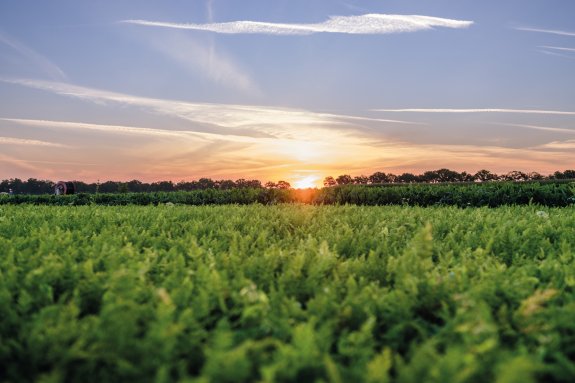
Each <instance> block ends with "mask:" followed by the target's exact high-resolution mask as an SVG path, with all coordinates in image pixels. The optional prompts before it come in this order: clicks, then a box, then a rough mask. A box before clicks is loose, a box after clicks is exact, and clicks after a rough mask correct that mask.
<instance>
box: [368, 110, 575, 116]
mask: <svg viewBox="0 0 575 383" xmlns="http://www.w3.org/2000/svg"><path fill="white" fill-rule="evenodd" d="M374 111H376V112H391V113H515V114H547V115H558V116H575V112H571V111H561V110H538V109H499V108H487V109H374Z"/></svg>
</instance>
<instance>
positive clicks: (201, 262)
mask: <svg viewBox="0 0 575 383" xmlns="http://www.w3.org/2000/svg"><path fill="white" fill-rule="evenodd" d="M574 361H575V207H572V206H571V207H565V208H548V207H541V206H536V205H529V206H521V207H499V208H493V209H489V208H465V209H461V208H456V207H429V208H422V207H407V206H381V207H361V206H311V205H278V206H263V205H247V206H238V205H228V206H196V207H194V206H181V205H174V204H172V203H169V204H160V205H158V206H114V207H107V206H95V205H88V206H62V207H60V206H32V205H27V204H24V205H17V206H16V205H3V206H0V381H8V382H30V381H42V382H60V381H70V382H71V381H82V382H114V381H123V382H128V381H129V382H147V381H156V382H171V381H198V382H251V381H266V382H267V381H269V382H271V381H278V382H296V381H301V382H304V381H309V382H314V381H317V382H320V381H324V382H360V381H367V382H490V381H496V382H501V383H511V382H518V383H519V382H520V383H527V382H530V381H545V382H572V381H574V380H575V362H574Z"/></svg>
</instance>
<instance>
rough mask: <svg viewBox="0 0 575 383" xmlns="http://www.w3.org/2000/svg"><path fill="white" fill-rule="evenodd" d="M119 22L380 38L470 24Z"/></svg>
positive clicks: (387, 19)
mask: <svg viewBox="0 0 575 383" xmlns="http://www.w3.org/2000/svg"><path fill="white" fill-rule="evenodd" d="M121 22H122V23H126V24H136V25H143V26H151V27H163V28H176V29H190V30H198V31H208V32H214V33H224V34H267V35H311V34H314V33H346V34H361V35H381V34H390V33H404V32H416V31H421V30H429V29H433V28H434V27H441V28H468V27H469V26H471V25H472V24H473V21H465V20H453V19H444V18H440V17H431V16H420V15H386V14H366V15H360V16H332V17H330V18H329V19H327V20H326V21H323V22H321V23H310V24H298V23H270V22H263V21H246V20H244V21H232V22H226V23H207V24H186V23H172V22H162V21H149V20H122V21H121Z"/></svg>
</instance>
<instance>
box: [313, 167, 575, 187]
mask: <svg viewBox="0 0 575 383" xmlns="http://www.w3.org/2000/svg"><path fill="white" fill-rule="evenodd" d="M565 179H575V170H565V171H563V172H561V171H556V172H554V173H552V174H550V175H547V176H544V175H542V174H540V173H537V172H531V173H524V172H521V171H518V170H513V171H511V172H508V173H505V174H496V173H493V172H491V171H489V170H485V169H484V170H480V171H478V172H476V173H474V174H471V173H467V172H462V173H459V172H456V171H454V170H450V169H439V170H430V171H426V172H424V173H422V174H413V173H403V174H400V175H395V174H392V173H383V172H375V173H373V174H372V175H370V176H365V175H360V176H355V177H352V176H350V175H349V174H343V175H340V176H338V177H336V178H334V177H331V176H330V177H326V178H325V179H324V180H323V186H325V187H330V186H336V185H368V184H372V185H379V184H411V183H429V184H433V183H445V182H491V181H516V182H517V181H543V180H565Z"/></svg>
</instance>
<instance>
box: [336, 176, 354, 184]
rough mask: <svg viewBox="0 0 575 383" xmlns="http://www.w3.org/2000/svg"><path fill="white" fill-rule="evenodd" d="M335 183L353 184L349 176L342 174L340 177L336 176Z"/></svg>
mask: <svg viewBox="0 0 575 383" xmlns="http://www.w3.org/2000/svg"><path fill="white" fill-rule="evenodd" d="M335 181H336V182H337V184H338V185H349V184H351V183H353V178H351V176H350V175H348V174H344V175H341V176H338V177H337V178H336V179H335Z"/></svg>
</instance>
